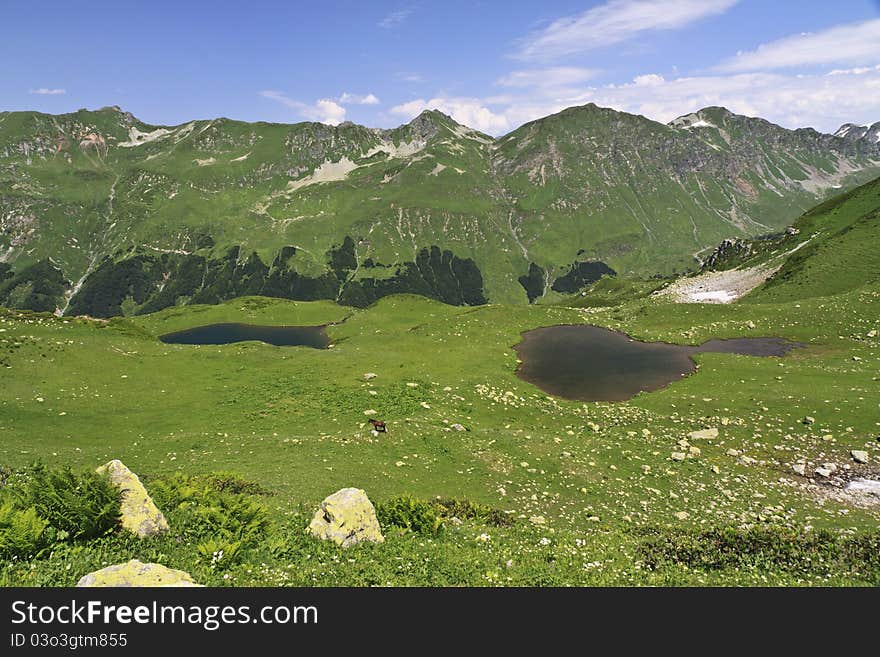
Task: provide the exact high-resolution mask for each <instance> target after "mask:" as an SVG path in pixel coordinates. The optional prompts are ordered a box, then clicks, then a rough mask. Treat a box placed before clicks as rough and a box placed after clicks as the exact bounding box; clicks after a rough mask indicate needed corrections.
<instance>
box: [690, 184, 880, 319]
mask: <svg viewBox="0 0 880 657" xmlns="http://www.w3.org/2000/svg"><path fill="white" fill-rule="evenodd" d="M734 267H736V268H740V269H747V268H750V267H774V268H776V269H778V271H776V272H775V273H774V275H773V276H771V277H770V278H769V279H768V280H767V281H766V282H765V283H764V284H763V285H761V286H760V287H758V288H757V289H755V290H754V291H753V292H752V293H751V294H749V295H748V296H747V297H746V298H745V300H744V301H745V302H779V301H793V300H798V299H805V298H809V297H821V296H831V295H835V294H839V293H842V292H847V291H850V290H855V289H857V288H859V287H861V286H863V285H866V284H871V283H876V282H877V281H880V273H878V272H880V179H876V180H873V181H871V182H869V183H866V184H865V185H862V186H860V187H857V188H856V189H853V190H851V191H849V192H846V193H843V194H840V195H838V196H835V197H833V198H831V199H829V200H828V201H826V202H825V203H822V204H820V205H818V206H816V207H815V208H813V209H812V210H810V211H809V212H807V213H805V214H804V215H802V216H801V217H800V218H798V219H797V221H795V222H794V223H793V224H792V226H791V228H790V229H788V230H787V231H785V232H782V233H777V234H772V235H765V236H762V237H760V238H757V239H754V240H728V241H726V242H725V243H723V244H721V245H720V246H719V247H718V248H717V249H716V250H715V252H714V253H713V254H711V256H710V257H709V258H708V260H707V263H706V268H707V269H712V270H727V269H731V268H734Z"/></svg>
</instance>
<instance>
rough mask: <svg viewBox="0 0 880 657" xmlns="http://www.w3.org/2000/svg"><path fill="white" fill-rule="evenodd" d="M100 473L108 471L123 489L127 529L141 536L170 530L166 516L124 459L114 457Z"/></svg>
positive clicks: (124, 520) (123, 523)
mask: <svg viewBox="0 0 880 657" xmlns="http://www.w3.org/2000/svg"><path fill="white" fill-rule="evenodd" d="M98 473H99V474H104V473H107V475H108V476H109V477H110V481H111V482H113V483H114V484H115V485H116V486H117V487H118V488H119V489H120V490H121V491H122V504H121V507H120V511H121V513H122V519H121V521H120V522H121V524H122V526H123V527H124V528H125V529H127V530H128V531H130V532H132V533H133V534H136V535H137V536H140V537H141V538H145V537H147V536H155V535H156V534H161V533H163V532H167V531H168V521H167V520H165V516H164V515H162V512H161V511H160V510H159V509H158V507H156V505H155V504H154V503H153V500H152V499H151V498H150V496H149V494H148V493H147V489H146V488H144V485H143V484H142V483H141V480H140V479H139V478H138V476H137V475H136V474H135V473H134V472H132V471H131V470H129V469H128V468H127V467H125V464H124V463H123V462H122V461H120V460H118V459H113V460H112V461H110V462H109V463H105V464H104V465H102V466H101V467H100V468H98Z"/></svg>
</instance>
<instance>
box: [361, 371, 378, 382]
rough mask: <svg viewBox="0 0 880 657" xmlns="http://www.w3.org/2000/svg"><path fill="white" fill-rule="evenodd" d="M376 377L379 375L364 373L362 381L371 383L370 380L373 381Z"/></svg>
mask: <svg viewBox="0 0 880 657" xmlns="http://www.w3.org/2000/svg"><path fill="white" fill-rule="evenodd" d="M377 376H379V375H378V374H376V373H375V372H366V373H365V374H364V381H371V380H372V379H375V378H376V377H377Z"/></svg>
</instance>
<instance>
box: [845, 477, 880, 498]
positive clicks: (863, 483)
mask: <svg viewBox="0 0 880 657" xmlns="http://www.w3.org/2000/svg"><path fill="white" fill-rule="evenodd" d="M846 490H851V491H856V492H859V493H868V494H870V495H876V496H877V497H880V481H877V480H875V479H853V480H852V481H851V482H849V483H848V484H847V485H846Z"/></svg>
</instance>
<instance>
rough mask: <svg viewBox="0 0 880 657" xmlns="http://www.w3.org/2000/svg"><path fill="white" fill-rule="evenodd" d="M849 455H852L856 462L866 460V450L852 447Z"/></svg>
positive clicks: (864, 461) (865, 461)
mask: <svg viewBox="0 0 880 657" xmlns="http://www.w3.org/2000/svg"><path fill="white" fill-rule="evenodd" d="M850 455H851V456H852V457H853V461H855V462H856V463H867V462H868V452H866V451H865V450H863V449H854V450H852V451H851V452H850Z"/></svg>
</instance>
